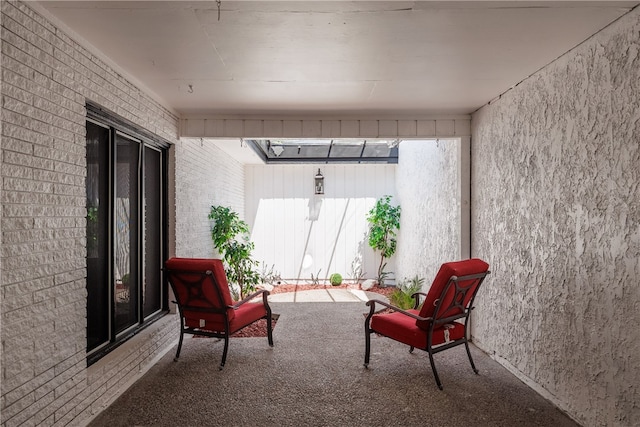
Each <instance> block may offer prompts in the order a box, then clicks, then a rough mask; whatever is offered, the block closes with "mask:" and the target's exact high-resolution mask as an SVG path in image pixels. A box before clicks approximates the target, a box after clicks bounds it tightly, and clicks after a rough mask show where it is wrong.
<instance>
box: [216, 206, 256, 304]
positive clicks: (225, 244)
mask: <svg viewBox="0 0 640 427" xmlns="http://www.w3.org/2000/svg"><path fill="white" fill-rule="evenodd" d="M209 219H211V220H213V225H212V227H211V239H212V240H213V245H214V246H215V248H216V249H217V250H218V252H220V255H221V256H222V259H223V260H224V262H225V264H226V266H227V269H226V273H227V279H228V280H229V283H235V284H236V285H238V288H239V293H240V295H239V299H242V298H244V297H245V296H247V295H248V294H249V293H251V292H253V291H255V289H256V285H257V284H258V283H259V282H260V273H259V272H258V271H257V265H258V262H257V261H255V260H253V259H252V258H251V251H253V248H254V244H253V242H251V241H250V240H249V225H248V224H247V223H246V222H244V221H243V220H241V219H240V217H239V216H238V214H237V213H236V212H235V211H233V210H232V209H231V208H228V207H225V206H211V211H210V212H209ZM232 291H233V288H232Z"/></svg>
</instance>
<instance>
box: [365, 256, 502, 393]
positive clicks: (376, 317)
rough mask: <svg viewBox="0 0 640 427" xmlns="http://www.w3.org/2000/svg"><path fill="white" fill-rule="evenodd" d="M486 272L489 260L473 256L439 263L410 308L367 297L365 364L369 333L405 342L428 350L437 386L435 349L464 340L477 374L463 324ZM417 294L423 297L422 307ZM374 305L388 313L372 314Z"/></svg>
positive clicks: (438, 381) (450, 346)
mask: <svg viewBox="0 0 640 427" xmlns="http://www.w3.org/2000/svg"><path fill="white" fill-rule="evenodd" d="M489 273H490V272H489V264H487V263H486V262H484V261H482V260H480V259H477V258H473V259H468V260H464V261H457V262H448V263H445V264H443V265H442V266H441V267H440V270H439V271H438V274H437V275H436V278H435V279H434V281H433V284H432V285H431V288H430V289H429V292H428V293H426V294H425V293H423V292H417V293H415V294H413V298H414V299H415V301H416V302H415V306H414V308H413V309H410V310H402V309H400V308H398V307H395V306H393V305H391V304H388V303H385V302H383V301H380V300H371V301H368V302H367V305H368V306H369V307H370V309H369V315H368V316H367V318H366V320H365V322H364V329H365V356H364V366H365V368H368V367H369V355H370V353H371V334H372V333H374V332H375V333H377V334H380V335H383V336H386V337H388V338H391V339H393V340H396V341H399V342H401V343H404V344H407V345H408V346H409V347H410V348H409V351H410V352H413V349H414V348H419V349H421V350H424V351H426V352H427V353H429V361H430V362H431V369H432V370H433V376H434V377H435V379H436V383H437V384H438V388H439V389H440V390H442V383H441V382H440V378H439V377H438V371H437V370H436V366H435V364H434V362H433V355H434V354H435V353H439V352H441V351H444V350H447V349H449V348H452V347H456V346H458V345H462V344H464V346H465V348H466V350H467V356H469V362H471V368H472V369H473V371H474V372H475V373H476V374H477V373H478V370H477V369H476V366H475V365H474V363H473V359H472V358H471V352H470V351H469V340H468V338H467V336H468V333H467V324H468V322H469V314H471V310H472V309H473V300H474V298H475V296H476V293H477V292H478V289H479V288H480V285H481V284H482V282H483V281H484V279H485V277H486V276H487V275H488V274H489ZM420 295H423V296H425V297H426V298H425V300H424V303H423V304H422V308H419V304H420ZM376 305H381V306H384V307H387V308H389V309H391V310H392V313H389V314H382V313H380V314H376Z"/></svg>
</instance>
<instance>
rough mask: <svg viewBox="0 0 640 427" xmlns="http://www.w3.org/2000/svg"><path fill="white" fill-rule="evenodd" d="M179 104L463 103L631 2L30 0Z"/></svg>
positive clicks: (475, 104) (420, 109)
mask: <svg viewBox="0 0 640 427" xmlns="http://www.w3.org/2000/svg"><path fill="white" fill-rule="evenodd" d="M39 3H40V6H41V7H40V8H39V9H40V10H41V11H42V10H43V9H42V8H44V9H45V10H46V11H48V13H50V15H49V17H55V19H57V20H59V23H60V24H61V25H63V27H64V28H65V29H66V30H72V32H74V33H75V34H76V35H78V36H80V37H82V38H83V39H84V41H85V42H86V43H87V44H89V45H91V46H93V47H95V48H97V49H98V50H99V51H100V52H102V54H103V55H104V56H105V57H106V58H108V60H109V61H110V63H115V64H117V66H118V67H119V68H120V70H121V72H122V73H123V74H124V75H126V76H127V77H128V78H130V79H131V80H132V81H133V82H134V83H137V84H139V85H141V86H142V87H143V88H145V89H147V90H148V91H150V92H151V93H152V94H153V95H154V97H155V98H156V99H158V100H159V101H160V102H162V103H163V104H164V105H165V106H167V107H168V108H170V109H172V110H174V111H175V112H177V113H179V114H182V115H183V116H192V117H193V116H196V115H197V116H202V115H204V114H208V115H214V114H215V115H227V116H229V115H243V116H250V115H262V116H264V115H269V116H274V115H306V116H311V115H315V116H319V115H321V116H345V115H368V116H372V115H375V116H380V117H383V116H395V117H400V116H417V115H421V116H425V115H447V114H469V113H471V112H473V111H474V110H476V109H477V108H479V107H481V106H482V105H484V104H485V103H487V102H488V101H490V100H491V99H493V98H495V97H497V96H498V95H499V94H501V93H502V92H504V91H506V90H508V89H509V88H510V87H512V86H514V85H515V84H517V83H518V82H520V81H521V80H522V79H524V78H526V77H527V76H529V75H531V74H532V73H534V72H535V71H536V70H538V69H540V68H541V67H543V66H544V65H546V64H548V63H550V62H551V61H553V60H554V59H555V58H557V57H558V56H560V55H562V54H563V53H565V52H567V51H568V50H570V49H571V48H573V47H575V46H576V45H578V44H579V43H580V42H582V41H583V40H585V39H587V38H588V37H589V36H591V35H592V34H594V33H596V32H598V31H599V30H601V29H602V28H603V27H605V26H607V25H608V24H609V23H611V22H612V21H614V20H615V19H617V18H618V17H620V16H621V15H623V14H624V13H626V12H628V11H629V10H630V9H631V8H632V7H633V6H635V5H637V4H638V3H639V2H638V1H617V2H604V1H600V2H585V1H572V2H551V1H546V2H545V1H542V2H540V1H538V2H523V1H515V2H511V1H499V2H483V1H472V2H455V1H444V2H420V1H417V2H413V1H349V2H347V1H259V2H251V1H238V0H222V2H221V11H220V20H218V10H217V6H216V2H215V1H214V0H211V1H206V2H193V1H140V2H136V1H124V2H116V1H96V2H93V1H68V2H58V1H41V2H39Z"/></svg>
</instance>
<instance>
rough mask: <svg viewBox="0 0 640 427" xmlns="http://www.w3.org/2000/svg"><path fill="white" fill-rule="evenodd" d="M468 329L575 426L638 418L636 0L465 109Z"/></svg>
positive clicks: (639, 52) (639, 79)
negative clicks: (483, 263) (486, 268)
mask: <svg viewBox="0 0 640 427" xmlns="http://www.w3.org/2000/svg"><path fill="white" fill-rule="evenodd" d="M472 147H473V155H472V159H473V170H472V177H473V180H472V182H473V188H472V194H473V197H472V206H473V212H474V214H473V222H472V230H473V252H474V253H475V254H476V255H478V256H481V257H483V258H485V259H487V260H488V262H489V263H490V264H491V270H492V275H491V277H490V278H489V279H488V281H487V283H486V286H484V289H483V290H481V292H480V293H479V296H478V301H477V304H476V306H477V307H478V308H477V310H476V312H475V318H474V330H473V336H474V341H475V342H476V344H478V345H479V346H480V347H481V348H483V349H485V350H487V351H489V352H490V353H491V354H493V355H494V356H495V357H496V358H497V359H498V360H500V361H502V362H503V363H504V364H505V365H506V366H507V367H509V368H510V369H512V370H513V371H514V372H516V373H518V374H519V375H520V376H521V377H522V378H524V379H525V380H526V381H527V382H529V383H530V384H533V385H534V387H536V388H538V389H539V390H541V391H542V393H543V395H545V396H547V397H548V398H550V399H552V400H553V401H555V402H556V403H557V404H558V405H559V406H560V407H561V408H562V409H564V410H566V411H567V412H568V413H569V414H570V415H571V416H572V417H574V418H575V419H576V420H578V421H579V422H580V423H581V424H583V425H585V426H637V425H638V422H639V420H640V404H639V402H640V327H639V325H640V284H639V282H638V277H640V201H639V194H640V193H639V188H638V187H639V183H640V175H639V171H640V9H638V8H636V9H635V10H634V11H632V12H631V13H630V14H628V15H626V16H625V17H623V18H622V19H620V20H619V21H617V22H616V23H614V24H612V25H611V26H609V27H608V28H606V29H605V30H603V31H602V32H601V33H599V34H597V35H596V36H594V37H592V38H591V39H590V40H588V41H586V42H585V43H583V44H582V45H581V46H579V47H577V48H576V49H574V50H573V51H572V52H570V53H568V54H567V55H565V56H563V57H561V58H560V59H558V60H557V61H555V62H554V63H552V64H551V65H549V66H547V67H545V68H544V69H542V70H541V71H539V72H538V73H536V74H535V75H534V76H532V77H531V78H529V79H527V80H526V81H524V82H523V83H521V84H520V85H519V86H517V87H516V88H515V89H513V90H511V91H509V92H508V93H506V94H504V95H503V96H502V97H501V99H499V100H497V101H496V102H494V103H492V104H491V105H489V106H486V107H484V108H482V109H481V110H480V111H478V112H477V113H475V114H474V115H473V118H472Z"/></svg>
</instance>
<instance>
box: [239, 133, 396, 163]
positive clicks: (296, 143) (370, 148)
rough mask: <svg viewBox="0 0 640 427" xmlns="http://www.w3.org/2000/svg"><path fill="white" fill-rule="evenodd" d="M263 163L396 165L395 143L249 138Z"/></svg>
mask: <svg viewBox="0 0 640 427" xmlns="http://www.w3.org/2000/svg"><path fill="white" fill-rule="evenodd" d="M245 142H246V143H247V144H248V145H249V146H250V147H251V148H252V149H253V150H254V151H255V152H256V153H258V155H259V156H260V157H261V158H262V159H263V160H264V162H265V163H398V143H399V141H398V140H381V139H251V140H245Z"/></svg>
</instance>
